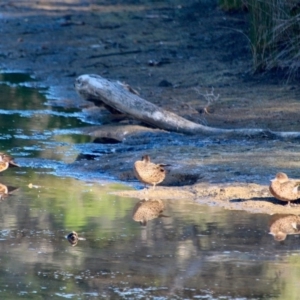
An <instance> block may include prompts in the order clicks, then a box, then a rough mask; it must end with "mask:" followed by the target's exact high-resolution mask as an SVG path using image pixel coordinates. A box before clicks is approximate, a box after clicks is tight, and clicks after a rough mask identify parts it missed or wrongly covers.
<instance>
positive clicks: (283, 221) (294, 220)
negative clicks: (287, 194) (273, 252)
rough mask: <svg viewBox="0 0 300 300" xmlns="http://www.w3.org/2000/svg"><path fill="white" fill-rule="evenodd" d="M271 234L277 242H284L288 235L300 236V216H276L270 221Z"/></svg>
mask: <svg viewBox="0 0 300 300" xmlns="http://www.w3.org/2000/svg"><path fill="white" fill-rule="evenodd" d="M270 234H271V235H273V237H274V240H275V241H284V240H285V239H286V237H287V235H290V234H300V216H296V215H292V214H275V215H273V216H272V217H271V219H270Z"/></svg>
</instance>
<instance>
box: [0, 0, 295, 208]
mask: <svg viewBox="0 0 300 300" xmlns="http://www.w3.org/2000/svg"><path fill="white" fill-rule="evenodd" d="M0 7H1V18H0V26H1V39H2V43H1V46H0V66H1V69H2V70H3V71H8V70H23V71H25V72H28V73H30V74H32V75H33V76H34V77H35V78H36V79H37V80H38V81H37V82H35V83H31V85H36V86H47V87H49V90H48V91H47V97H48V104H51V105H60V106H63V107H66V108H75V107H76V108H80V109H83V110H84V113H85V114H86V117H87V118H88V119H89V120H90V121H93V122H94V123H96V124H97V126H96V127H92V128H85V129H81V130H79V132H82V133H85V134H88V135H90V136H92V138H93V141H94V143H90V144H81V145H78V149H80V152H81V155H79V157H78V159H77V161H75V162H74V163H73V164H70V165H65V166H64V167H60V168H59V169H58V170H57V174H59V175H60V174H66V175H70V176H72V174H75V173H76V174H82V177H81V178H84V177H85V176H84V174H86V173H87V172H91V173H93V174H95V178H101V176H111V178H113V179H117V180H121V181H123V182H125V183H128V184H134V186H135V187H136V186H139V184H138V183H137V182H136V181H134V180H135V179H134V177H133V173H132V165H133V163H134V161H135V160H137V159H140V157H141V156H142V155H144V154H149V155H150V156H151V158H153V159H154V160H155V161H156V162H162V163H168V164H170V165H171V168H170V170H168V176H167V178H166V180H165V181H164V183H163V185H165V186H168V188H167V189H166V190H167V191H168V192H167V193H170V191H171V195H174V197H175V196H176V195H177V193H179V192H182V193H183V194H182V195H181V196H182V197H186V198H189V197H192V198H193V199H195V200H196V201H199V202H202V200H201V199H203V201H204V202H205V201H207V199H213V200H208V201H211V202H210V203H211V205H214V201H219V203H220V205H222V206H224V207H226V208H230V209H246V210H247V206H249V205H250V204H251V203H252V204H253V207H252V211H256V210H260V209H261V210H262V211H264V212H267V213H270V212H275V211H277V209H279V210H281V209H284V210H285V209H287V208H283V206H282V205H281V204H280V203H277V202H274V203H273V202H272V201H271V202H268V201H269V200H270V199H269V200H268V201H267V204H266V205H265V206H264V205H263V206H264V208H260V205H261V203H260V204H257V202H256V201H254V200H249V199H252V198H260V197H262V198H263V199H264V198H270V195H269V194H265V192H261V193H262V194H260V192H259V191H260V190H261V191H265V189H266V186H267V185H268V183H269V180H270V179H271V178H272V177H273V176H274V175H275V174H276V173H277V172H278V171H283V172H286V173H288V175H289V176H291V177H299V176H300V174H299V173H298V170H299V164H300V163H299V162H300V157H299V145H298V143H297V141H291V142H289V141H280V140H268V138H267V137H261V138H255V139H254V138H253V137H251V136H249V137H245V138H240V139H235V140H233V139H232V140H228V139H226V138H222V137H220V138H209V137H202V136H197V137H190V136H187V135H183V134H176V133H169V132H166V131H161V130H156V129H151V130H144V129H143V127H144V124H140V123H139V122H137V121H136V120H132V119H123V120H115V119H113V118H112V117H111V116H110V115H109V114H108V112H107V111H106V110H105V109H103V108H99V107H96V106H94V104H93V103H91V102H87V101H84V100H83V99H81V98H80V97H79V96H78V95H77V94H76V92H75V90H74V81H75V78H76V77H78V76H79V75H81V74H100V75H101V76H103V77H105V78H108V79H113V80H119V81H121V82H126V83H128V84H130V85H131V86H132V87H133V88H134V89H136V90H137V91H138V92H139V93H140V95H141V96H142V97H143V98H144V99H147V100H148V101H151V102H153V103H155V104H156V105H158V106H160V107H162V108H164V109H166V110H169V111H171V112H174V113H176V114H178V115H180V116H182V117H184V118H186V119H188V120H191V121H193V122H196V123H200V124H204V125H208V126H212V127H219V128H241V127H244V128H245V127H248V128H263V129H270V130H277V131H299V130H300V122H299V118H298V114H297V111H299V109H300V103H299V96H300V89H299V86H298V84H296V83H295V82H292V81H290V82H289V83H288V84H285V81H284V80H283V79H282V77H277V76H272V75H268V76H262V75H255V76H254V75H251V73H250V72H249V70H251V52H250V46H249V44H248V42H247V39H246V38H244V36H243V34H241V33H240V32H238V30H236V29H239V30H242V31H243V32H244V33H246V34H247V30H248V28H247V20H246V19H247V15H246V14H225V13H223V12H222V11H221V10H220V9H219V8H218V7H217V1H215V2H214V1H204V0H203V1H193V0H190V1H184V2H183V1H173V2H172V3H165V2H163V1H161V2H157V1H156V2H155V3H152V1H128V2H127V1H125V2H124V1H122V2H120V3H119V2H117V1H116V2H114V3H113V4H111V5H105V4H99V2H98V1H89V3H86V2H85V1H79V0H78V1H75V0H74V1H73V2H72V1H70V2H69V3H68V4H63V3H60V2H59V1H54V0H53V1H39V2H34V3H33V2H32V1H22V2H18V1H16V2H14V3H13V5H8V3H7V1H4V0H2V1H0ZM141 24H142V25H143V26H141ZM112 122H113V123H114V124H115V123H116V122H117V125H118V126H119V127H118V130H115V128H113V127H111V126H114V125H112ZM103 124H108V127H110V129H108V127H105V126H103ZM120 125H121V126H120ZM98 126H99V127H98ZM140 126H143V127H140ZM79 177H80V175H79ZM198 184H199V188H198ZM224 184H229V185H236V184H238V185H240V191H239V192H238V194H236V193H237V191H236V188H234V187H233V190H232V191H231V190H230V186H226V189H225V191H226V197H225V196H222V193H220V192H217V191H218V189H223V188H224V187H223V185H224ZM252 184H257V185H258V187H257V189H258V192H257V193H258V194H255V193H253V192H251V191H252V190H253V186H252ZM178 186H180V187H181V188H179V189H178V188H177V189H176V188H171V187H178ZM183 186H185V187H184V188H182V187H183ZM200 186H201V188H200ZM211 189H215V190H216V191H215V192H209V191H211ZM159 190H160V189H159ZM191 191H192V192H191ZM195 191H196V192H195ZM205 191H207V193H209V194H205V193H206V192H205ZM186 192H187V193H188V194H185V193H186ZM172 193H173V194H172ZM189 193H191V194H189ZM266 193H267V192H266ZM236 195H238V196H236ZM178 196H179V194H178ZM181 196H180V197H181ZM161 197H163V193H162V194H161ZM224 197H225V198H224ZM234 199H248V200H247V201H236V202H234V201H232V200H234ZM246 203H247V205H246ZM255 203H256V204H257V205H259V207H257V205H256V204H255ZM263 203H264V202H263ZM268 203H270V205H269V204H268ZM272 205H273V206H274V207H273V206H272ZM250 206H251V205H250ZM271 206H272V207H273V208H272V207H271ZM293 209H296V208H293ZM250 210H251V209H250ZM294 211H296V210H294Z"/></svg>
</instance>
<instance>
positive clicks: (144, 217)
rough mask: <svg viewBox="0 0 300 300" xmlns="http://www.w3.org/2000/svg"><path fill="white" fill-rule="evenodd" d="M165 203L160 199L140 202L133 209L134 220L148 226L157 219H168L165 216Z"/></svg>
mask: <svg viewBox="0 0 300 300" xmlns="http://www.w3.org/2000/svg"><path fill="white" fill-rule="evenodd" d="M164 209H165V205H164V203H163V202H162V201H161V200H159V199H152V200H151V199H149V200H145V199H144V200H141V201H139V202H138V203H137V204H136V205H135V206H134V208H133V212H132V219H133V220H134V221H136V222H139V223H140V224H141V225H142V226H146V225H147V222H148V221H150V220H153V219H155V218H162V217H168V216H165V215H163V211H164Z"/></svg>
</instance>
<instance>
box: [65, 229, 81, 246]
mask: <svg viewBox="0 0 300 300" xmlns="http://www.w3.org/2000/svg"><path fill="white" fill-rule="evenodd" d="M67 240H68V241H69V243H70V244H71V245H72V247H74V246H76V245H77V243H78V241H85V238H81V237H78V233H77V232H76V231H72V232H70V233H69V234H68V235H67Z"/></svg>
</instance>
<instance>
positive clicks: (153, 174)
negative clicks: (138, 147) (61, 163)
mask: <svg viewBox="0 0 300 300" xmlns="http://www.w3.org/2000/svg"><path fill="white" fill-rule="evenodd" d="M165 166H167V165H165V164H154V163H152V162H151V161H150V157H149V155H144V156H143V157H142V160H137V161H136V162H135V163H134V167H133V170H134V174H135V176H136V178H137V179H138V180H139V181H141V182H142V183H144V184H145V185H147V184H149V185H152V187H153V189H155V186H156V185H157V184H159V183H161V182H162V181H164V179H165V177H166V170H165V169H164V167H165Z"/></svg>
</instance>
